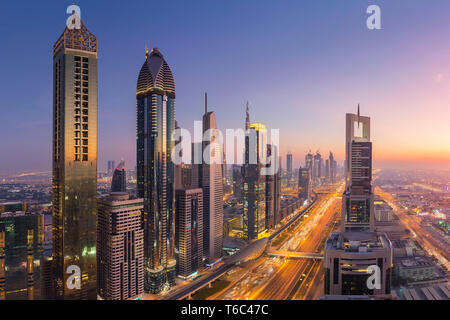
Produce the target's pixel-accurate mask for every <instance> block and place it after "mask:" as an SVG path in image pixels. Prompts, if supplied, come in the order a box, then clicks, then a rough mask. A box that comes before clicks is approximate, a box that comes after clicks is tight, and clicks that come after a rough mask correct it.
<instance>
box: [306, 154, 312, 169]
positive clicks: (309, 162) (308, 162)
mask: <svg viewBox="0 0 450 320" xmlns="http://www.w3.org/2000/svg"><path fill="white" fill-rule="evenodd" d="M305 168H309V169H311V172H312V168H313V155H312V154H311V152H308V153H307V154H306V156H305Z"/></svg>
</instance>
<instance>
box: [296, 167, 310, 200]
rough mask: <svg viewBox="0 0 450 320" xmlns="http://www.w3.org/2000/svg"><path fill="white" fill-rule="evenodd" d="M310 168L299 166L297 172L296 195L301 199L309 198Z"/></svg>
mask: <svg viewBox="0 0 450 320" xmlns="http://www.w3.org/2000/svg"><path fill="white" fill-rule="evenodd" d="M311 193H312V181H311V169H310V168H300V169H299V172H298V196H299V197H300V198H302V199H303V200H311Z"/></svg>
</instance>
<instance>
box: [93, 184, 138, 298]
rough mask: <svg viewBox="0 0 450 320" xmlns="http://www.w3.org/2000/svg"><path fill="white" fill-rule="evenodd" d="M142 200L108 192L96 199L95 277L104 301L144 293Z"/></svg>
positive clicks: (99, 293) (125, 194) (132, 296)
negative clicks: (106, 194)
mask: <svg viewBox="0 0 450 320" xmlns="http://www.w3.org/2000/svg"><path fill="white" fill-rule="evenodd" d="M143 208H144V203H143V199H131V198H130V196H129V195H128V193H124V192H112V193H111V194H109V195H108V196H106V197H104V198H101V199H99V200H98V224H97V279H98V288H97V290H98V295H99V297H100V298H101V299H104V300H129V299H137V298H139V297H142V295H143V294H144V230H143V228H142V221H141V220H142V218H141V216H142V210H143Z"/></svg>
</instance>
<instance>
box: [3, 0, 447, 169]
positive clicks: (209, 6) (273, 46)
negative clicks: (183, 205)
mask: <svg viewBox="0 0 450 320" xmlns="http://www.w3.org/2000/svg"><path fill="white" fill-rule="evenodd" d="M71 3H72V1H61V0H58V1H20V2H19V1H14V2H13V1H8V2H2V8H1V11H0V27H1V30H3V33H2V50H1V51H0V68H1V74H2V77H0V87H1V96H2V99H1V103H0V121H1V125H0V135H1V137H2V139H1V140H0V141H1V142H0V150H1V152H2V154H1V157H0V164H1V166H0V174H4V173H13V172H27V171H44V170H50V169H51V152H52V150H51V145H52V143H51V137H52V135H51V132H52V90H53V88H52V76H53V75H52V46H53V43H54V42H55V41H56V40H57V39H58V37H59V36H60V34H61V33H62V32H63V30H64V28H65V22H66V19H67V17H68V15H67V14H66V12H65V11H66V8H67V6H68V5H70V4H71ZM125 3H126V5H125ZM76 4H77V5H79V6H80V7H81V18H82V20H83V22H84V23H85V25H86V26H87V28H88V29H89V30H90V31H91V32H93V33H94V34H95V35H96V36H97V38H98V40H99V70H98V72H99V74H98V78H99V83H98V88H99V92H98V94H99V105H98V108H99V119H98V121H99V142H98V143H99V163H98V166H99V169H101V170H103V169H105V168H106V162H107V160H113V159H114V160H116V163H118V161H119V160H120V159H121V158H124V159H125V161H126V163H127V164H128V167H130V166H134V163H135V145H136V141H135V135H136V128H135V126H136V123H135V121H136V100H135V91H136V80H137V75H138V73H139V70H140V68H141V66H142V64H143V62H144V46H145V40H148V41H149V46H150V47H158V48H160V50H161V52H162V53H163V54H164V57H165V59H166V60H167V62H168V63H169V65H170V67H171V68H172V71H173V74H174V77H175V84H176V90H177V101H176V105H177V111H176V112H177V113H176V119H177V121H178V123H179V124H180V125H181V126H182V127H186V128H188V129H191V128H193V121H194V120H200V119H201V116H202V112H203V95H204V92H205V91H207V92H208V98H209V104H210V110H213V111H215V112H216V118H217V121H218V125H219V127H220V128H221V129H226V128H238V127H240V128H242V127H243V126H244V121H245V102H246V100H247V99H248V100H249V103H250V119H251V121H255V122H262V123H264V124H266V125H267V126H268V127H269V128H278V129H280V136H281V153H282V155H283V156H284V155H285V153H286V152H287V151H291V152H292V153H293V154H294V161H295V166H296V167H298V166H299V165H301V164H302V165H303V161H304V154H305V151H307V150H309V149H311V150H312V151H316V150H318V149H319V150H320V151H321V153H322V155H324V156H328V152H329V151H330V150H332V151H333V153H334V154H335V155H336V157H337V160H338V161H339V162H341V161H342V160H343V157H344V139H345V113H347V112H356V110H357V105H358V103H359V104H360V105H361V114H362V115H366V116H369V117H371V122H372V123H371V129H372V132H371V136H372V141H373V148H374V162H375V166H377V167H385V168H386V167H395V168H428V167H430V168H431V167H433V168H444V169H449V168H450V1H448V0H427V1H425V0H420V1H419V0H404V1H403V0H396V1H376V0H371V1H363V0H346V1H342V0H341V1H337V0H335V1H333V0H323V1H322V0H315V1H300V0H292V1H291V0H289V1H288V0H272V1H265V0H227V1H225V0H217V1H211V0H204V1H203V0H202V1H200V0H192V1H181V0H179V1H171V0H161V1H148V0H146V1H144V0H142V1H135V0H133V1H127V2H124V1H112V0H110V1H76ZM371 4H378V5H379V6H380V7H381V25H382V30H368V29H367V27H366V19H367V17H368V14H366V8H367V7H368V6H369V5H371ZM283 166H284V167H285V164H283Z"/></svg>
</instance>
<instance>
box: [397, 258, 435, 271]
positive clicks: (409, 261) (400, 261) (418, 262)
mask: <svg viewBox="0 0 450 320" xmlns="http://www.w3.org/2000/svg"><path fill="white" fill-rule="evenodd" d="M394 261H395V264H397V265H398V266H400V267H402V268H417V267H433V266H435V263H434V261H433V260H431V259H430V258H428V257H426V256H419V257H409V258H397V259H395V260H394Z"/></svg>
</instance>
